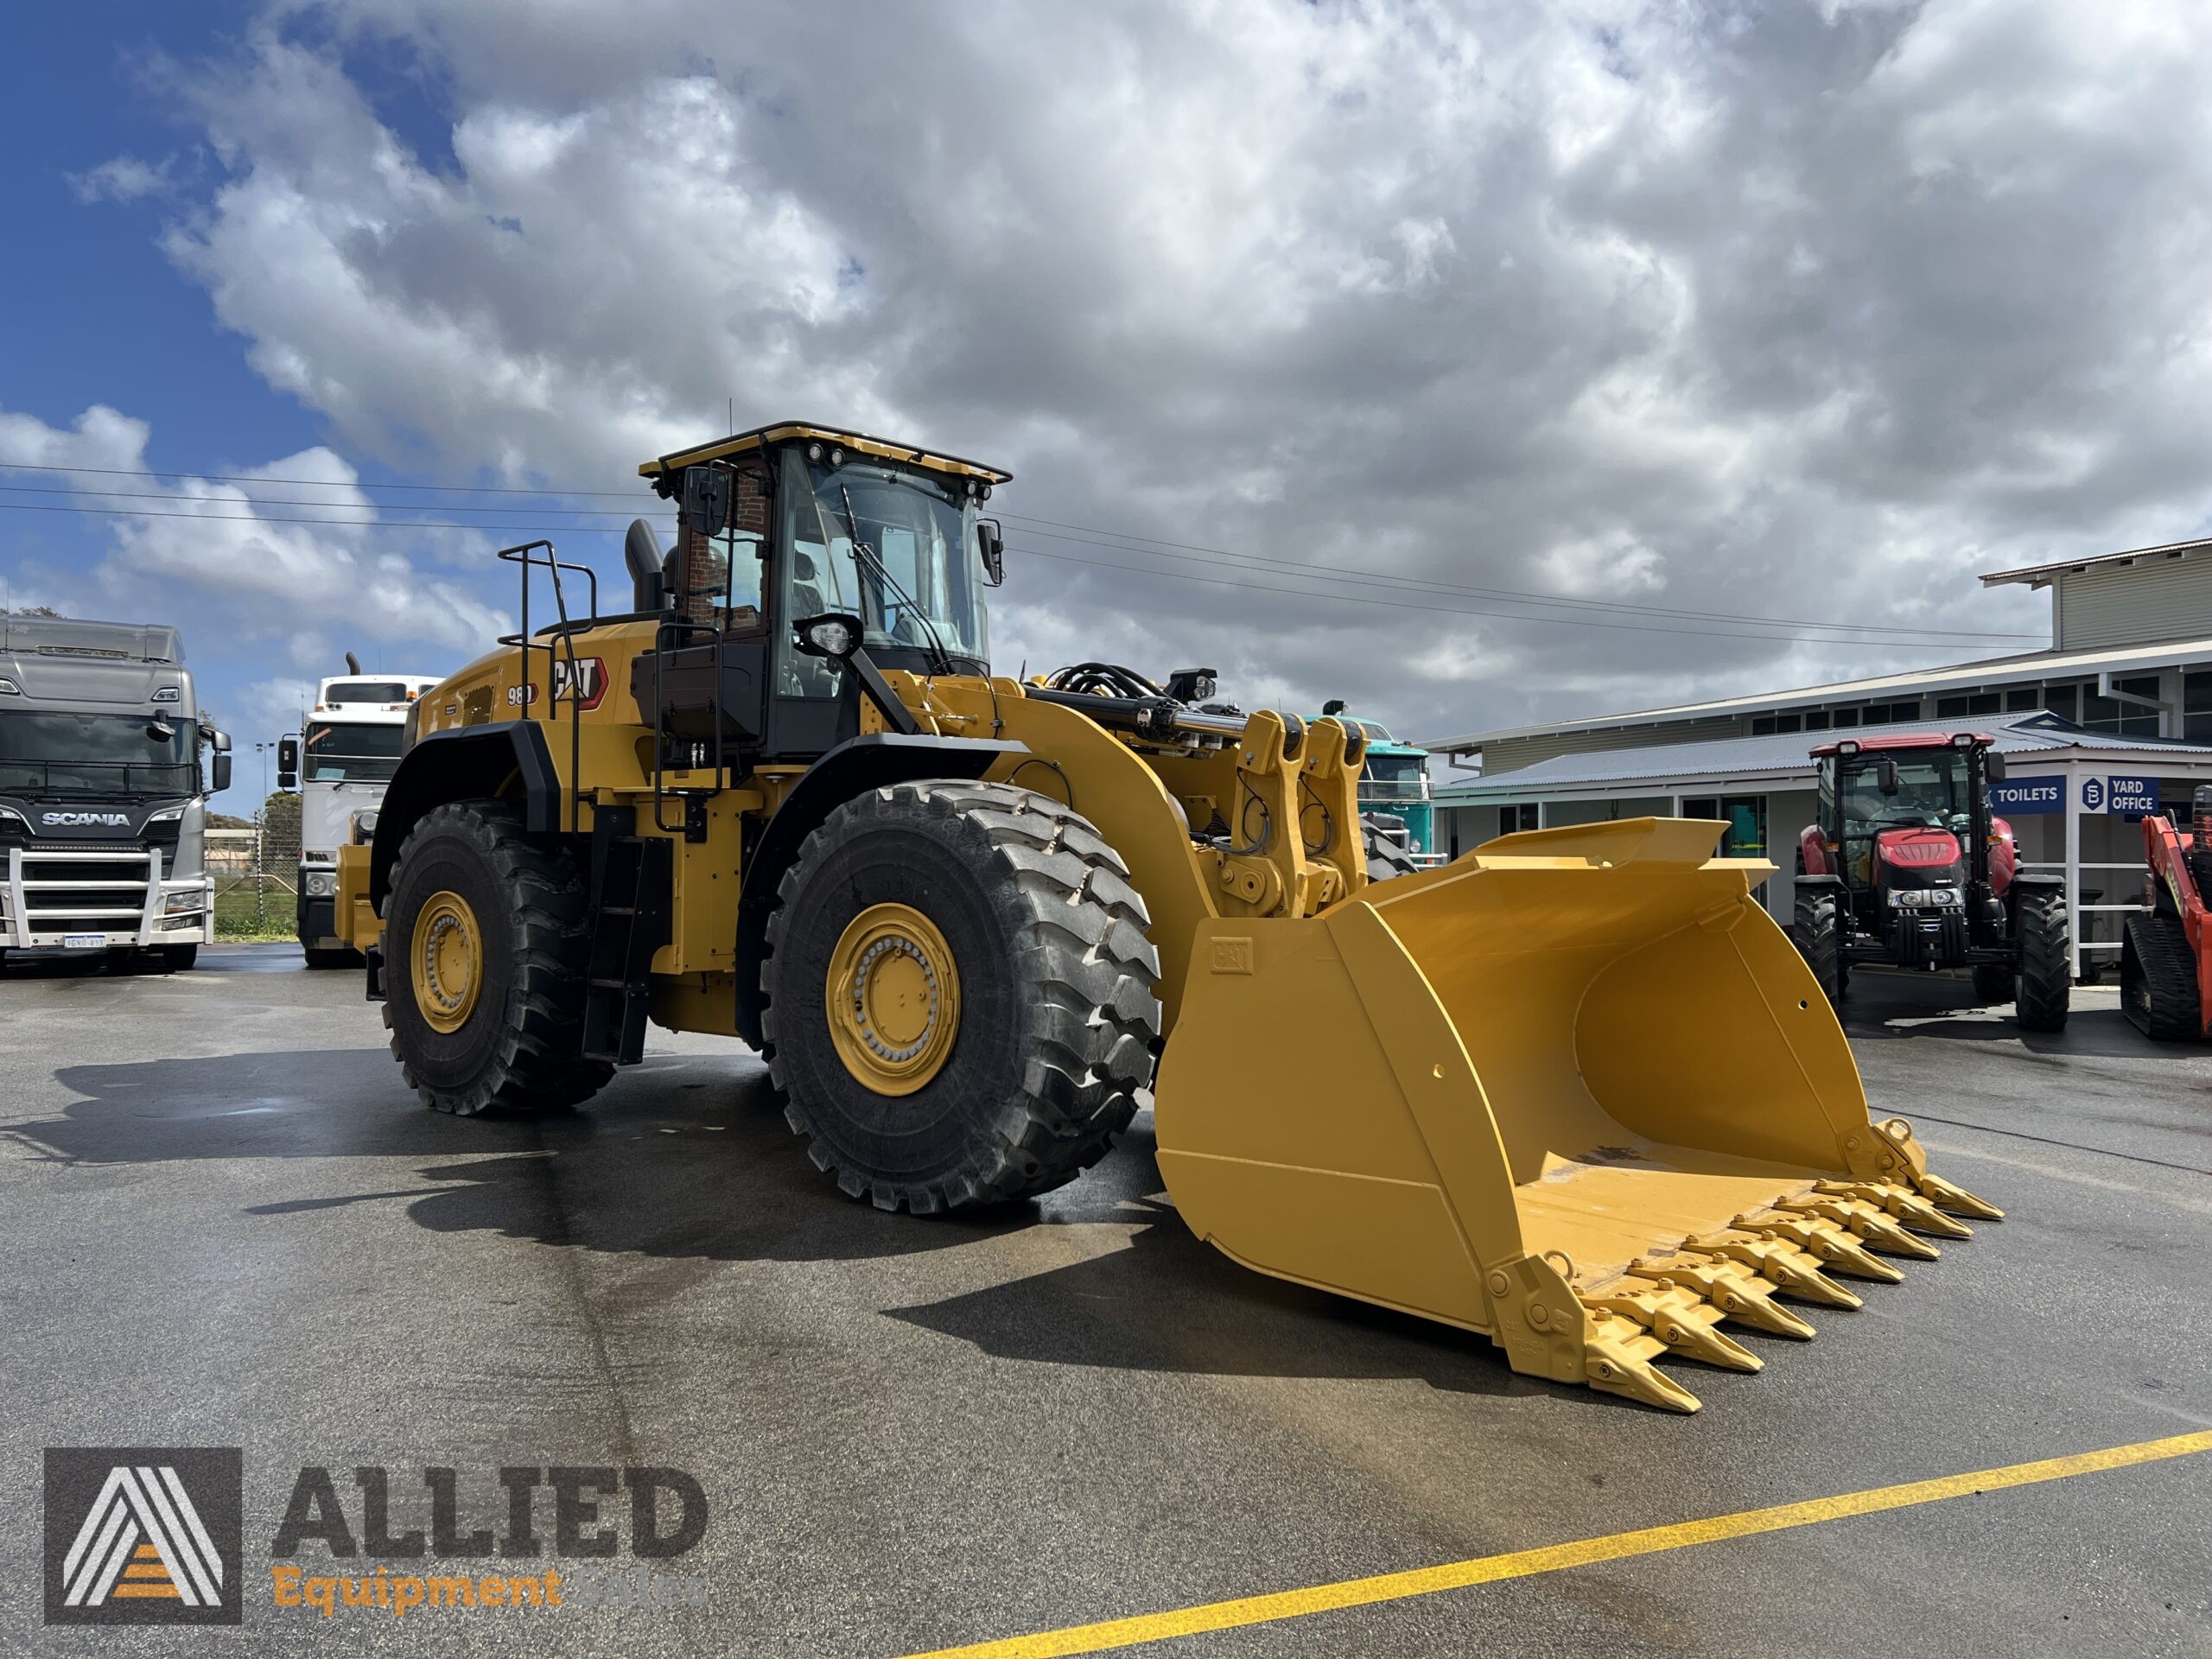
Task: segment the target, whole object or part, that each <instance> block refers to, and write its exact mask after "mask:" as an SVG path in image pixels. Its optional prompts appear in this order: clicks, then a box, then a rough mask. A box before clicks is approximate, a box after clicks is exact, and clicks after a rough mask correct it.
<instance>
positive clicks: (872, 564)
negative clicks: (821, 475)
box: [837, 484, 953, 674]
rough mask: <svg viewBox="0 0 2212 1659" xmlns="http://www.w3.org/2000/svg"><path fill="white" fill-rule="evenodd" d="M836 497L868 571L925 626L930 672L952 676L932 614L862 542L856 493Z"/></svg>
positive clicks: (840, 491)
mask: <svg viewBox="0 0 2212 1659" xmlns="http://www.w3.org/2000/svg"><path fill="white" fill-rule="evenodd" d="M837 493H838V494H839V495H841V496H842V497H843V498H844V500H845V528H846V530H847V531H849V532H850V534H851V536H852V538H853V551H854V553H855V554H856V555H858V556H861V557H863V558H865V559H867V561H868V568H869V569H872V570H874V572H875V574H876V575H879V576H880V577H882V578H883V582H884V585H885V586H886V587H887V588H890V589H891V591H892V592H893V593H894V594H898V596H899V603H900V604H902V605H904V606H905V607H906V610H907V612H908V613H909V614H910V615H912V617H913V619H914V620H916V621H918V622H919V623H920V624H921V625H922V631H923V632H925V633H926V634H928V635H929V637H930V667H931V671H933V672H935V673H938V674H950V673H951V672H952V671H953V668H952V653H951V652H949V651H947V650H946V649H945V648H944V640H943V639H939V638H938V631H937V624H936V623H934V622H932V621H931V620H930V619H929V613H927V612H926V611H925V610H923V609H922V607H920V606H919V605H918V604H917V603H915V601H914V596H913V595H912V594H910V593H908V592H907V591H906V589H905V588H901V587H900V586H899V578H898V577H896V576H894V575H892V574H891V567H890V566H889V565H887V564H886V563H884V562H883V561H882V560H881V559H880V558H878V557H876V556H875V550H874V548H872V547H870V546H869V545H868V543H866V542H864V541H862V540H861V521H860V519H859V518H858V517H857V516H856V515H855V513H854V512H853V493H852V492H851V491H850V490H849V489H847V488H846V487H845V486H843V485H842V484H840V485H839V486H837Z"/></svg>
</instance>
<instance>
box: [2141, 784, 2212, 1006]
mask: <svg viewBox="0 0 2212 1659" xmlns="http://www.w3.org/2000/svg"><path fill="white" fill-rule="evenodd" d="M2208 832H2212V785H2202V786H2200V787H2199V788H2198V789H2197V791H2196V796H2195V798H2194V799H2192V800H2191V802H2190V828H2189V829H2188V830H2187V831H2185V832H2184V831H2183V830H2180V829H2176V828H2175V827H2174V824H2173V821H2172V820H2171V818H2162V817H2155V816H2153V817H2146V818H2145V819H2144V820H2143V849H2144V851H2145V854H2146V855H2148V856H2149V858H2150V861H2151V874H2150V879H2149V880H2148V881H2147V882H2146V883H2145V885H2146V886H2147V887H2149V889H2150V891H2149V893H2147V894H2145V906H2144V909H2143V911H2142V913H2141V914H2139V915H2135V916H2130V917H2129V918H2127V929H2126V932H2125V933H2124V934H2123V935H2122V936H2121V938H2120V1007H2122V1008H2124V1009H2126V1011H2127V1017H2128V1018H2129V1019H2130V1020H2133V1021H2134V1022H2135V1024H2136V1025H2137V1026H2139V1027H2141V1028H2142V1031H2143V1033H2144V1034H2145V1036H2148V1037H2155V1038H2157V1039H2158V1040H2159V1041H2160V1042H2162V1043H2179V1042H2190V1041H2192V1040H2194V1039H2196V1038H2199V1037H2202V1036H2203V1035H2204V1033H2205V1031H2206V1029H2207V1028H2208V1027H2212V912H2208V911H2207V910H2206V908H2205V904H2204V896H2205V894H2207V893H2212V845H2208V844H2207V842H2208V841H2212V834H2209V833H2208Z"/></svg>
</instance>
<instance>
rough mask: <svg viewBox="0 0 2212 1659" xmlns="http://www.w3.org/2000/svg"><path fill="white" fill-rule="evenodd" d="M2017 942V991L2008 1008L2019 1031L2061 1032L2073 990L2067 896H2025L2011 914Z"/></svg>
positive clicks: (2046, 892) (2045, 892) (2044, 893)
mask: <svg viewBox="0 0 2212 1659" xmlns="http://www.w3.org/2000/svg"><path fill="white" fill-rule="evenodd" d="M2013 925H2014V926H2015V927H2017V928H2018V931H2019V937H2020V988H2019V996H2018V1001H2017V1002H2016V1003H2015V1004H2014V1007H2013V1014H2014V1016H2015V1017H2016V1018H2017V1019H2018V1020H2019V1022H2020V1029H2021V1030H2022V1031H2063V1030H2065V1029H2066V1014H2067V1007H2068V1002H2069V998H2070V997H2071V995H2072V994H2073V988H2074V977H2073V976H2074V964H2073V960H2072V958H2073V954H2074V953H2073V938H2072V936H2071V935H2070V933H2069V931H2068V929H2067V925H2066V895H2065V894H2064V893H2058V892H2054V891H2051V890H2050V889H2044V890H2043V891H2040V892H2032V891H2031V892H2028V893H2022V894H2021V895H2020V898H2019V907H2018V911H2017V912H2015V919H2014V924H2013Z"/></svg>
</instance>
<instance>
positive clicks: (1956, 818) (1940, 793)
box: [1842, 749, 1971, 837]
mask: <svg viewBox="0 0 2212 1659" xmlns="http://www.w3.org/2000/svg"><path fill="white" fill-rule="evenodd" d="M1890 759H1891V760H1894V761H1896V762H1897V793H1896V794H1894V795H1885V794H1883V793H1882V788H1881V783H1880V776H1879V774H1880V767H1879V766H1878V762H1877V760H1876V758H1875V757H1874V756H1873V755H1871V754H1860V755H1855V756H1853V758H1852V759H1850V760H1846V761H1844V762H1843V765H1842V784H1843V833H1844V834H1845V835H1847V836H1854V837H1864V836H1872V835H1876V834H1878V833H1879V832H1880V831H1882V830H1884V829H1899V828H1908V829H1929V828H1933V829H1953V828H1956V827H1959V825H1961V823H1963V822H1964V820H1965V818H1966V817H1967V810H1968V809H1969V806H1970V804H1971V803H1969V802H1968V800H1967V768H1966V763H1965V761H1964V760H1963V759H1962V758H1961V755H1960V753H1959V752H1958V751H1957V750H1956V749H1923V750H1921V751H1919V752H1918V753H1891V756H1890Z"/></svg>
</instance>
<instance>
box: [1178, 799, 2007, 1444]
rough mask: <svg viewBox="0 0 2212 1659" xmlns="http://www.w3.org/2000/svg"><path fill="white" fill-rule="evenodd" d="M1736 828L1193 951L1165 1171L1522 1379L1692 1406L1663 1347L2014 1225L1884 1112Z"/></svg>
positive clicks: (1358, 901) (1582, 832)
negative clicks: (1761, 895) (1954, 1180)
mask: <svg viewBox="0 0 2212 1659" xmlns="http://www.w3.org/2000/svg"><path fill="white" fill-rule="evenodd" d="M1721 828H1722V826H1720V825H1719V824H1717V823H1704V822H1693V821H1687V820H1679V819H1654V818H1639V819H1630V820H1623V821H1620V822H1617V823H1600V824H1594V825H1591V826H1587V827H1584V828H1576V829H1549V830H1538V831H1533V832H1529V833H1525V834H1522V835H1516V836H1506V837H1503V838H1502V839H1500V840H1497V841H1494V842H1489V843H1487V844H1485V845H1484V847H1483V848H1482V849H1480V850H1479V851H1478V852H1476V853H1473V854H1470V855H1467V856H1465V857H1463V858H1461V859H1460V860H1459V861H1457V862H1456V863H1453V864H1452V865H1449V866H1447V867H1446V868H1441V869H1438V870H1433V871H1429V872H1425V873H1423V874H1417V875H1410V876H1403V877H1400V878H1399V879H1397V880H1392V881H1389V882H1388V883H1383V884H1377V885H1375V886H1370V887H1366V888H1365V889H1363V891H1362V892H1361V893H1359V895H1358V896H1357V898H1354V899H1348V900H1346V901H1344V902H1342V903H1339V904H1338V905H1337V906H1334V907H1333V908H1332V909H1330V910H1328V911H1326V912H1323V913H1322V914H1321V915H1319V916H1318V917H1314V918H1307V919H1303V920H1251V919H1236V920H1222V921H1217V922H1213V923H1211V924H1209V925H1207V926H1206V927H1205V928H1204V929H1202V930H1201V931H1200V933H1199V936H1198V938H1197V940H1196V942H1195V944H1194V945H1193V952H1194V954H1193V957H1192V963H1191V971H1190V978H1189V987H1188V989H1187V991H1186V992H1185V1001H1184V1003H1183V1007H1182V1010H1181V1014H1180V1018H1179V1020H1178V1022H1177V1024H1176V1027H1175V1029H1174V1032H1173V1035H1172V1036H1171V1037H1170V1039H1168V1043H1167V1046H1166V1052H1165V1053H1164V1054H1163V1056H1162V1058H1161V1063H1160V1075H1159V1079H1158V1082H1157V1084H1156V1086H1155V1090H1154V1100H1155V1108H1154V1120H1155V1123H1156V1127H1157V1129H1158V1133H1159V1139H1160V1170H1161V1173H1162V1175H1163V1176H1164V1178H1165V1179H1166V1183H1167V1187H1168V1191H1169V1193H1170V1195H1171V1196H1172V1197H1173V1199H1174V1201H1175V1204H1176V1206H1177V1208H1178V1210H1179V1211H1180V1212H1181V1214H1182V1216H1183V1217H1184V1218H1185V1221H1186V1222H1187V1223H1188V1224H1189V1225H1190V1226H1191V1227H1192V1230H1194V1231H1195V1232H1197V1233H1198V1236H1201V1237H1203V1238H1205V1239H1208V1240H1210V1241H1211V1243H1214V1244H1215V1245H1217V1247H1218V1248H1220V1249H1222V1250H1224V1252H1226V1253H1227V1254H1228V1255H1230V1256H1232V1257H1234V1258H1236V1260H1237V1261H1239V1262H1243V1263H1245V1264H1246V1265H1247V1266H1249V1267H1252V1268H1257V1269H1259V1270H1260V1271H1261V1272H1263V1273H1269V1274H1276V1275H1277V1276H1279V1277H1281V1278H1285V1279H1291V1280H1295V1281H1299V1282H1300V1283H1303V1284H1307V1285H1312V1286H1315V1287H1319V1288H1322V1289H1325V1290H1330V1291H1334V1292H1337V1293H1338V1294H1344V1295H1347V1296H1356V1297H1359V1298H1361V1299H1363V1300H1367V1301H1370V1302H1376V1303H1380V1304H1382V1305H1383V1306H1389V1307H1394V1308H1397V1309H1400V1310H1402V1311H1404V1312H1407V1313H1416V1314H1420V1315H1422V1316H1423V1317H1426V1318H1428V1319H1440V1320H1442V1321H1444V1322H1446V1323H1447V1324H1451V1325H1459V1326H1462V1327H1464V1328H1465V1329H1467V1330H1470V1331H1477V1332H1484V1333H1486V1334H1488V1335H1489V1336H1490V1337H1491V1338H1493V1339H1494V1340H1495V1341H1496V1342H1497V1343H1498V1344H1500V1345H1501V1346H1503V1348H1504V1349H1505V1351H1506V1353H1507V1355H1508V1357H1509V1358H1510V1361H1511V1363H1512V1364H1513V1367H1514V1369H1515V1370H1520V1371H1524V1372H1528V1373H1530V1374H1533V1375H1536V1376H1549V1377H1553V1378H1554V1379H1556V1380H1558V1381H1560V1382H1586V1383H1590V1384H1592V1386H1594V1387H1597V1388H1600V1389H1608V1390H1611V1391H1612V1392H1615V1393H1618V1394H1624V1395H1629V1396H1630V1397H1632V1398H1635V1399H1638V1400H1642V1401H1644V1402H1648V1403H1649V1404H1652V1405H1656V1406H1664V1407H1669V1408H1674V1409H1676V1410H1681V1411H1694V1410H1695V1409H1697V1405H1698V1402H1697V1400H1696V1398H1695V1396H1694V1395H1692V1394H1690V1392H1689V1391H1688V1389H1684V1388H1682V1387H1681V1384H1680V1383H1677V1382H1675V1380H1674V1378H1672V1377H1671V1376H1667V1375H1666V1374H1664V1373H1662V1372H1661V1371H1659V1370H1656V1368H1655V1367H1654V1366H1653V1364H1652V1363H1651V1362H1652V1360H1654V1359H1655V1358H1657V1357H1660V1356H1662V1355H1668V1354H1673V1355H1679V1356H1681V1357H1689V1358H1695V1359H1700V1360H1703V1361H1706V1362H1707V1363H1713V1364H1718V1365H1722V1366H1727V1367H1730V1368H1733V1369H1738V1370H1758V1369H1759V1367H1760V1363H1761V1362H1760V1360H1759V1359H1758V1356H1757V1355H1755V1354H1754V1353H1753V1352H1751V1351H1750V1350H1749V1349H1747V1348H1745V1346H1743V1345H1742V1344H1739V1343H1738V1342H1736V1341H1734V1340H1733V1339H1732V1338H1731V1337H1729V1336H1727V1335H1726V1334H1724V1333H1722V1332H1720V1331H1719V1330H1718V1329H1716V1328H1715V1327H1716V1326H1718V1325H1719V1324H1720V1323H1721V1322H1722V1321H1723V1320H1726V1319H1733V1320H1735V1321H1737V1322H1738V1324H1740V1325H1747V1326H1751V1327H1753V1328H1758V1329H1764V1330H1765V1331H1768V1332H1772V1333H1775V1334H1778V1335H1787V1336H1795V1337H1809V1336H1811V1335H1812V1334H1813V1328H1812V1326H1811V1325H1810V1324H1809V1323H1808V1321H1807V1320H1806V1319H1804V1318H1803V1317H1802V1314H1800V1313H1797V1312H1796V1311H1795V1310H1794V1309H1792V1308H1790V1307H1789V1306H1784V1305H1783V1300H1781V1299H1783V1298H1789V1299H1794V1300H1797V1301H1800V1302H1812V1303H1815V1304H1826V1305H1828V1306H1842V1307H1855V1306H1859V1298H1858V1297H1857V1295H1856V1294H1854V1293H1853V1292H1852V1291H1850V1290H1848V1289H1847V1288H1846V1287H1844V1286H1843V1285H1842V1284H1840V1283H1839V1282H1838V1281H1837V1277H1836V1275H1844V1276H1848V1277H1855V1278H1859V1279H1863V1280H1895V1279H1897V1278H1898V1277H1900V1276H1901V1275H1900V1274H1899V1273H1898V1272H1897V1268H1894V1267H1893V1266H1891V1263H1890V1262H1889V1261H1888V1260H1886V1259H1885V1258H1886V1257H1891V1256H1906V1257H1912V1256H1918V1257H1929V1256H1933V1255H1936V1254H1937V1250H1936V1247H1935V1246H1933V1245H1931V1244H1929V1243H1926V1242H1924V1239H1923V1235H1935V1236H1942V1237H1961V1236H1967V1232H1968V1230H1967V1228H1966V1227H1965V1226H1964V1225H1962V1224H1961V1223H1959V1222H1958V1221H1956V1220H1955V1219H1953V1218H1952V1217H1953V1215H1954V1214H1966V1215H1973V1216H1980V1217H1996V1216H1997V1215H1999V1213H2000V1212H1999V1211H1996V1210H1994V1209H1993V1208H1992V1207H1991V1206H1989V1205H1986V1204H1984V1203H1982V1202H1981V1201H1980V1199H1977V1198H1973V1197H1972V1196H1971V1195H1970V1194H1967V1193H1966V1192H1962V1191H1961V1190H1960V1189H1958V1188H1956V1187H1954V1186H1952V1185H1949V1184H1948V1183H1947V1182H1944V1181H1942V1180H1941V1179H1938V1178H1936V1177H1935V1176H1932V1175H1930V1174H1929V1173H1928V1172H1927V1160H1926V1156H1925V1154H1924V1151H1923V1148H1922V1147H1921V1146H1920V1145H1919V1143H1918V1142H1917V1141H1916V1140H1915V1139H1914V1137H1913V1135H1912V1132H1911V1129H1910V1127H1909V1126H1907V1125H1906V1124H1905V1123H1904V1121H1903V1120H1901V1119H1892V1120H1891V1121H1890V1122H1887V1123H1885V1124H1882V1125H1879V1126H1877V1125H1876V1124H1874V1123H1872V1122H1870V1121H1869V1119H1868V1117H1867V1111H1866V1094H1865V1091H1864V1090H1863V1089H1862V1087H1861V1086H1860V1084H1859V1071H1858V1067H1857V1066H1856V1065H1855V1064H1854V1063H1853V1059H1852V1056H1851V1050H1850V1048H1849V1046H1848V1045H1847V1043H1846V1042H1845V1040H1844V1036H1843V1031H1842V1028H1841V1027H1840V1025H1839V1024H1838V1023H1837V1020H1836V1017H1835V1014H1834V1012H1833V1011H1832V1010H1831V1009H1830V1007H1829V1006H1828V1004H1827V1000H1826V999H1825V998H1824V997H1823V996H1822V995H1821V991H1820V988H1819V986H1818V985H1817V983H1816V982H1815V980H1814V978H1813V976H1812V974H1811V973H1810V971H1809V970H1808V969H1807V968H1806V966H1805V964H1804V963H1803V962H1802V959H1801V958H1800V957H1799V956H1798V954H1797V951H1796V949H1795V948H1794V947H1793V946H1792V945H1791V944H1790V943H1789V939H1788V938H1787V937H1786V936H1785V935H1784V934H1783V931H1782V930H1781V929H1780V928H1778V927H1777V926H1776V925H1775V924H1774V923H1773V921H1772V920H1771V919H1770V918H1769V917H1768V916H1767V914H1766V912H1765V911H1764V909H1763V908H1761V906H1759V904H1758V901H1757V900H1756V899H1753V898H1752V897H1751V889H1752V887H1755V886H1756V885H1757V884H1758V882H1759V881H1761V880H1764V879H1765V878H1766V877H1767V876H1768V875H1770V874H1772V873H1773V866H1771V865H1770V864H1767V863H1765V862H1764V861H1757V860H1745V859H1718V858H1713V857H1710V856H1708V855H1709V854H1710V852H1711V850H1712V849H1713V846H1714V844H1715V842H1717V840H1718V837H1719V833H1720V829H1721Z"/></svg>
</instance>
